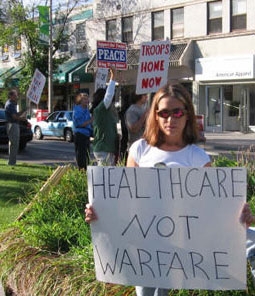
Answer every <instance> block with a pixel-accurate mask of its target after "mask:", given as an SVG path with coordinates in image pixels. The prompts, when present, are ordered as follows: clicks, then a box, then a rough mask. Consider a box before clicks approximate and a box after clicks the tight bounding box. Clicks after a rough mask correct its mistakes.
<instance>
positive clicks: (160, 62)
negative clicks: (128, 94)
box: [136, 41, 171, 94]
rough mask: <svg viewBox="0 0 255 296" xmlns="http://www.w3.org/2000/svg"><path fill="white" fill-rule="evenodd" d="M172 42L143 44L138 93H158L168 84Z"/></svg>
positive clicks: (138, 76) (137, 86)
mask: <svg viewBox="0 0 255 296" xmlns="http://www.w3.org/2000/svg"><path fill="white" fill-rule="evenodd" d="M170 48H171V46H170V41H152V42H145V43H142V45H141V48H140V57H139V67H138V75H137V83H136V93H137V94H146V93H151V92H156V91H157V90H158V89H159V88H160V87H162V86H164V85H165V84H166V83H167V74H168V67H169V57H170Z"/></svg>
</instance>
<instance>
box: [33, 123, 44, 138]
mask: <svg viewBox="0 0 255 296" xmlns="http://www.w3.org/2000/svg"><path fill="white" fill-rule="evenodd" d="M35 138H36V139H37V140H41V139H42V138H43V134H42V130H41V128H40V127H39V126H37V127H36V128H35Z"/></svg>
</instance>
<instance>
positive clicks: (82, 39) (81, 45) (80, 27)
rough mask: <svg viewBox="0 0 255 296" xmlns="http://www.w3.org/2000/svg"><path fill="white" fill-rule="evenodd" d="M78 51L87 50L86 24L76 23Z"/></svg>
mask: <svg viewBox="0 0 255 296" xmlns="http://www.w3.org/2000/svg"><path fill="white" fill-rule="evenodd" d="M75 33H76V52H86V36H85V25H84V24H77V25H76V31H75Z"/></svg>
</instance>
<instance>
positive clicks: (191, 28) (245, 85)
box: [86, 0, 255, 132]
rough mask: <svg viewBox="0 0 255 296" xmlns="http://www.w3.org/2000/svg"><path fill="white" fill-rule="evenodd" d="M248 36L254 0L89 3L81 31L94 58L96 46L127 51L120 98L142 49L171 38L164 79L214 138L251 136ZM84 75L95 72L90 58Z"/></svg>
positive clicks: (253, 38) (253, 79)
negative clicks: (184, 93)
mask: <svg viewBox="0 0 255 296" xmlns="http://www.w3.org/2000/svg"><path fill="white" fill-rule="evenodd" d="M254 33H255V1H254V0H223V1H201V0H192V1H188V0H186V1H179V0H178V1H175V0H162V1H160V2H159V1H157V0H135V1H134V0H129V1H128V0H127V1H119V2H118V3H117V4H116V2H115V1H114V3H113V1H107V0H95V1H94V7H93V19H91V20H90V21H89V22H88V23H87V27H86V34H87V36H88V40H90V47H91V52H92V53H93V52H95V51H96V41H97V40H112V41H119V42H126V43H127V44H128V70H127V71H123V72H122V73H121V78H120V81H119V83H120V86H121V89H122V92H121V93H122V95H123V94H124V96H125V95H126V94H127V93H128V92H129V91H131V90H133V89H134V88H135V85H136V77H137V69H138V58H139V46H140V44H141V43H142V42H148V41H153V40H165V39H167V38H168V39H170V40H171V55H170V67H169V73H168V79H169V80H177V81H179V82H181V83H183V84H185V86H186V87H187V88H188V89H189V90H190V91H191V92H192V97H193V102H194V105H195V108H196V112H197V114H203V115H204V127H205V130H206V131H215V132H216V131H217V132H221V131H242V132H249V131H254V130H255V72H254V68H255V61H254V59H255V58H254V56H255V34H254ZM95 37H96V38H95ZM87 71H90V72H92V73H93V72H95V71H96V56H95V54H94V56H92V58H91V60H90V61H89V63H88V66H87Z"/></svg>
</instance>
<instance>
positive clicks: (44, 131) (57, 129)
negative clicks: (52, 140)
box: [32, 111, 74, 142]
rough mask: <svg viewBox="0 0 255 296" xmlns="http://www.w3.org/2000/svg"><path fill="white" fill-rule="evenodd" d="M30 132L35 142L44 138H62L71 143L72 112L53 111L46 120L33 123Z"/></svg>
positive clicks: (72, 129)
mask: <svg viewBox="0 0 255 296" xmlns="http://www.w3.org/2000/svg"><path fill="white" fill-rule="evenodd" d="M32 132H33V134H34V136H35V138H36V139H37V140H41V139H43V137H44V136H46V137H58V138H64V139H65V141H68V142H73V134H74V126H73V111H55V112H53V113H51V114H50V115H49V116H47V118H46V119H44V120H41V121H38V122H34V123H33V125H32Z"/></svg>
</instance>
